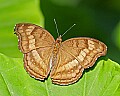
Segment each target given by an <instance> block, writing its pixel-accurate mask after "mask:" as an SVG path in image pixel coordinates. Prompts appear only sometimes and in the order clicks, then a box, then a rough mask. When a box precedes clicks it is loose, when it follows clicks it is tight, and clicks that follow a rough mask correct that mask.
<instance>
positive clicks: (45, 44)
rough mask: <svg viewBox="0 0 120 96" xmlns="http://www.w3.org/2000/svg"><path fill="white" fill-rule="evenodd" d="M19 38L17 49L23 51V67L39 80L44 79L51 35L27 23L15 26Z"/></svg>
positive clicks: (51, 43) (47, 71)
mask: <svg viewBox="0 0 120 96" xmlns="http://www.w3.org/2000/svg"><path fill="white" fill-rule="evenodd" d="M15 33H16V34H17V35H18V39H19V49H20V50H21V51H22V52H23V53H24V67H25V69H26V70H27V72H28V73H29V74H30V75H31V76H32V77H35V78H37V79H40V80H44V78H46V77H47V75H48V73H49V71H50V65H49V62H50V58H51V54H52V50H53V49H52V46H53V43H54V42H55V40H54V38H53V36H52V35H51V34H50V33H49V32H47V31H46V30H45V29H43V28H41V27H39V26H37V25H34V24H29V23H19V24H17V25H16V26H15Z"/></svg>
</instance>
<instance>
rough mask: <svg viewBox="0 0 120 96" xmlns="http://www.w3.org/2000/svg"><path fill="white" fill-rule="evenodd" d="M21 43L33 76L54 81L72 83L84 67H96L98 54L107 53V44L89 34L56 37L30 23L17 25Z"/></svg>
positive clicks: (27, 68)
mask: <svg viewBox="0 0 120 96" xmlns="http://www.w3.org/2000/svg"><path fill="white" fill-rule="evenodd" d="M14 30H15V34H16V35H17V36H18V46H19V49H20V50H21V52H22V53H23V54H24V68H25V69H26V71H27V72H28V73H29V74H30V76H32V77H34V78H36V79H39V80H45V79H46V78H47V77H48V75H50V78H51V80H52V82H53V83H54V84H58V85H69V84H72V83H75V82H76V81H78V79H79V78H80V77H81V76H82V73H83V71H84V69H86V68H89V67H92V66H93V65H94V63H95V61H96V60H97V58H98V57H100V56H104V55H106V52H107V46H106V45H105V44H104V43H102V42H100V41H99V40H96V39H93V38H87V37H78V38H71V39H68V40H65V41H63V42H62V38H61V37H62V36H61V35H60V36H58V38H57V39H56V40H55V39H54V38H53V36H52V35H51V34H50V33H49V32H48V31H47V30H45V29H44V28H42V27H40V26H38V25H35V24H30V23H19V24H16V26H15V29H14Z"/></svg>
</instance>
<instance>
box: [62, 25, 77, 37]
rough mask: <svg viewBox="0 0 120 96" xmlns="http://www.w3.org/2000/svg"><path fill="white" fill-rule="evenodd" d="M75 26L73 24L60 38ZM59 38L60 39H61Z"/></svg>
mask: <svg viewBox="0 0 120 96" xmlns="http://www.w3.org/2000/svg"><path fill="white" fill-rule="evenodd" d="M75 25H76V24H73V25H72V26H71V27H70V28H69V29H68V30H66V31H65V32H64V33H63V35H62V36H64V35H65V34H66V33H67V32H68V31H69V30H70V29H71V28H73V27H74V26H75ZM62 36H61V37H62Z"/></svg>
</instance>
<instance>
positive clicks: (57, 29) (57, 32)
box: [54, 19, 60, 37]
mask: <svg viewBox="0 0 120 96" xmlns="http://www.w3.org/2000/svg"><path fill="white" fill-rule="evenodd" d="M54 22H55V27H56V30H57V34H58V37H59V36H60V35H59V32H58V26H57V23H56V20H55V19H54Z"/></svg>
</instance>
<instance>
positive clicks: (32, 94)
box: [0, 54, 120, 96]
mask: <svg viewBox="0 0 120 96" xmlns="http://www.w3.org/2000/svg"><path fill="white" fill-rule="evenodd" d="M0 61H1V62H0V84H1V85H0V96H119V94H120V65H119V64H117V63H115V62H113V61H111V60H110V59H107V58H105V57H102V58H99V59H98V60H97V62H96V63H95V65H94V66H93V67H92V68H89V69H87V70H85V71H84V73H83V76H82V77H81V78H80V79H79V81H78V82H76V83H75V84H71V85H69V86H59V85H55V84H52V82H51V79H50V78H48V79H47V80H45V81H44V82H41V81H39V80H36V79H34V78H32V77H30V76H29V75H28V74H27V72H26V71H25V70H24V67H23V60H22V59H21V58H9V57H7V56H5V55H3V54H0Z"/></svg>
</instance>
